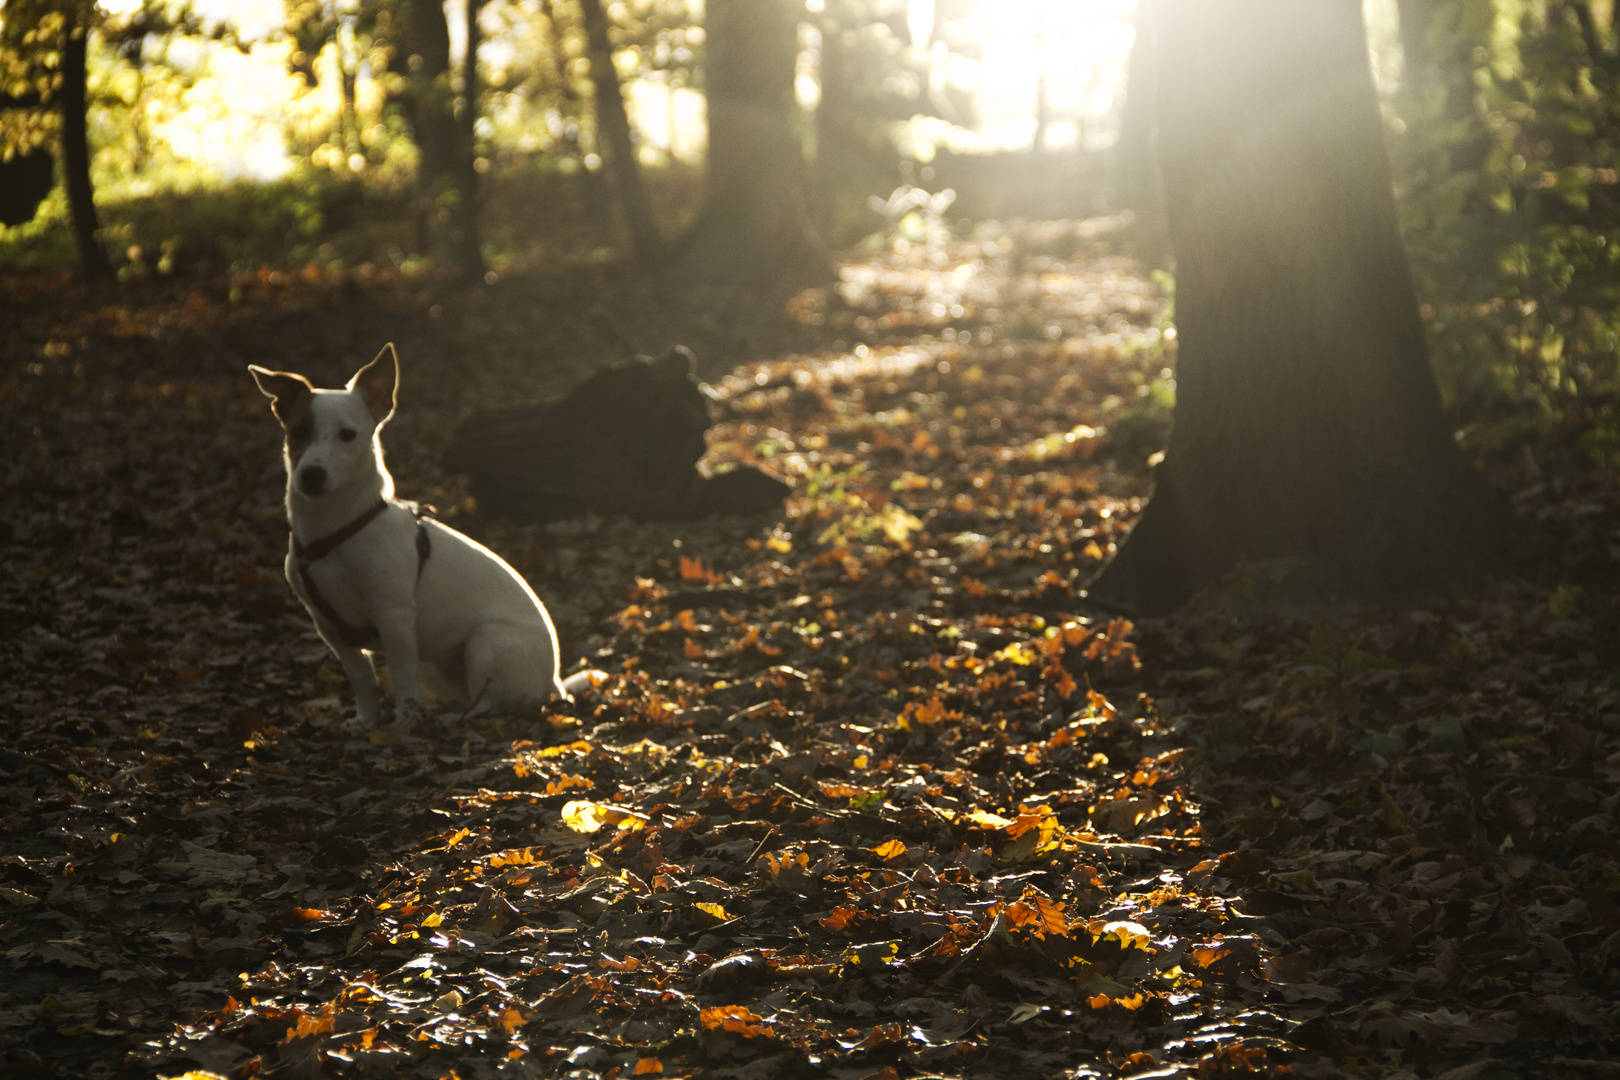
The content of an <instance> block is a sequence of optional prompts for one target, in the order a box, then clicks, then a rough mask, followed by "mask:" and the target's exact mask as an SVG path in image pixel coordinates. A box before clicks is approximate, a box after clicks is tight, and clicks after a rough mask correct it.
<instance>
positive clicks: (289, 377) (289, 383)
mask: <svg viewBox="0 0 1620 1080" xmlns="http://www.w3.org/2000/svg"><path fill="white" fill-rule="evenodd" d="M248 371H250V372H252V374H253V381H254V382H256V383H258V384H259V392H260V393H262V394H264V396H265V397H267V398H269V399H270V411H271V412H273V413H275V414H276V419H277V420H279V421H281V426H282V429H283V430H284V431H285V432H286V433H287V449H288V451H289V452H290V453H291V454H292V457H293V460H294V461H296V460H298V456H299V454H301V453H303V451H304V449H305V448H306V447H308V446H309V441H310V439H311V438H313V437H314V435H315V417H314V409H313V407H312V403H313V402H314V399H315V388H314V387H313V386H311V385H310V384H309V380H308V379H306V378H304V377H303V376H302V375H295V374H293V373H291V372H287V371H271V370H270V369H269V368H262V367H260V366H258V365H257V364H249V365H248Z"/></svg>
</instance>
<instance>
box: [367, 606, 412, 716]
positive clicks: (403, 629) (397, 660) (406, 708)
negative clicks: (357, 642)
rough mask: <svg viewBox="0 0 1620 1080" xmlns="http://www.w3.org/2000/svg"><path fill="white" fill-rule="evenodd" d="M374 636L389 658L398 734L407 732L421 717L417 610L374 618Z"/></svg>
mask: <svg viewBox="0 0 1620 1080" xmlns="http://www.w3.org/2000/svg"><path fill="white" fill-rule="evenodd" d="M377 634H378V636H379V637H381V638H382V647H383V654H384V655H385V656H387V658H388V681H389V682H390V683H392V684H393V688H394V714H395V718H396V723H397V724H398V727H399V729H400V730H401V731H407V732H408V731H410V729H411V728H412V726H414V725H415V723H416V721H417V720H419V719H420V718H421V716H422V711H423V705H422V658H421V655H420V654H419V653H418V652H417V648H416V611H415V608H414V607H409V608H401V609H399V610H395V611H390V612H388V613H386V614H379V615H378V618H377Z"/></svg>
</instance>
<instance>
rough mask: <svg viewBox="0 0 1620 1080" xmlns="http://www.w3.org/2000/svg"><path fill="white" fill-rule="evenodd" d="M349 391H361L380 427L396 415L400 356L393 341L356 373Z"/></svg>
mask: <svg viewBox="0 0 1620 1080" xmlns="http://www.w3.org/2000/svg"><path fill="white" fill-rule="evenodd" d="M348 389H350V390H359V391H360V396H361V397H363V398H364V399H365V401H366V408H368V409H370V410H371V415H372V416H374V417H376V419H377V426H378V427H381V426H382V425H383V424H384V423H386V422H387V420H388V418H389V417H390V416H393V415H394V400H395V398H396V397H397V396H398V394H399V355H398V354H397V353H395V352H394V343H393V342H392V341H390V342H389V343H388V344H386V345H384V346H383V347H382V352H380V353H378V354H377V359H375V360H373V361H372V362H371V363H369V364H367V365H366V366H365V367H363V368H361V369H360V370H359V371H357V372H355V373H354V378H352V379H350V380H349V386H348Z"/></svg>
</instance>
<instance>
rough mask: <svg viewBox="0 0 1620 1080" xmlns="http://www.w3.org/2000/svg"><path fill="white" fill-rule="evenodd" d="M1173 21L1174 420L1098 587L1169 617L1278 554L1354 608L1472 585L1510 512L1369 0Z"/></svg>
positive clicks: (1164, 29)
mask: <svg viewBox="0 0 1620 1080" xmlns="http://www.w3.org/2000/svg"><path fill="white" fill-rule="evenodd" d="M1160 11H1161V17H1160V18H1159V19H1158V24H1157V26H1156V28H1155V29H1156V40H1157V45H1158V48H1159V60H1160V64H1159V70H1160V73H1161V74H1160V80H1159V88H1158V95H1157V105H1158V110H1157V111H1158V131H1159V140H1160V141H1159V151H1160V160H1161V162H1162V166H1163V171H1164V185H1165V192H1166V195H1167V200H1168V216H1169V230H1170V239H1171V243H1172V245H1173V247H1174V250H1175V256H1176V322H1177V330H1178V343H1179V350H1180V352H1179V359H1178V369H1177V382H1178V395H1177V396H1178V401H1177V406H1176V413H1175V428H1174V431H1173V433H1172V435H1171V440H1170V446H1169V449H1168V450H1167V452H1166V457H1165V460H1164V462H1163V464H1162V465H1161V466H1160V468H1159V470H1158V475H1157V484H1156V490H1155V494H1154V497H1153V499H1152V500H1151V501H1150V503H1149V504H1148V507H1147V509H1146V510H1145V511H1144V513H1143V515H1142V517H1141V519H1140V521H1139V523H1138V524H1137V526H1136V529H1135V531H1134V532H1133V533H1132V535H1131V536H1130V538H1129V539H1128V540H1127V542H1126V543H1125V545H1124V546H1123V548H1122V549H1121V550H1120V552H1119V554H1118V556H1117V557H1116V558H1115V560H1114V561H1113V563H1112V564H1111V565H1109V566H1108V567H1107V568H1106V570H1105V571H1104V572H1103V574H1102V575H1101V577H1100V578H1099V579H1098V580H1097V582H1096V583H1095V587H1094V588H1093V590H1092V593H1093V595H1094V596H1096V597H1097V598H1098V599H1100V600H1103V601H1105V602H1113V603H1116V604H1119V605H1122V606H1126V607H1131V608H1135V609H1138V610H1147V611H1155V610H1167V609H1170V608H1173V607H1176V606H1179V605H1180V604H1182V603H1184V602H1185V601H1187V600H1188V599H1190V598H1191V597H1192V596H1193V595H1194V593H1196V592H1197V591H1198V590H1199V589H1200V588H1202V587H1204V586H1206V585H1209V584H1211V583H1213V582H1215V581H1216V580H1217V579H1219V578H1221V577H1222V576H1224V575H1226V574H1228V573H1230V572H1231V571H1233V570H1235V569H1237V568H1238V567H1239V566H1240V565H1243V564H1245V563H1251V564H1252V563H1256V562H1273V561H1275V562H1276V563H1278V564H1281V565H1283V566H1287V567H1290V568H1292V570H1293V571H1294V576H1295V579H1296V581H1297V582H1298V583H1299V584H1300V585H1302V586H1304V587H1306V588H1310V589H1313V590H1316V591H1325V592H1329V593H1333V594H1339V595H1344V594H1349V595H1352V596H1358V597H1386V598H1387V597H1396V596H1402V595H1408V594H1416V593H1421V592H1425V591H1432V590H1446V589H1451V588H1460V587H1465V586H1466V585H1468V584H1470V583H1472V582H1474V581H1475V580H1477V579H1478V578H1479V577H1480V575H1482V574H1483V573H1484V572H1485V571H1486V570H1487V569H1488V568H1489V567H1490V565H1491V562H1492V559H1491V555H1490V551H1489V547H1488V543H1487V541H1488V538H1489V537H1490V536H1491V534H1492V532H1493V530H1495V529H1496V528H1498V527H1499V526H1500V525H1501V524H1502V523H1503V522H1504V520H1505V518H1504V514H1505V511H1504V510H1503V509H1502V507H1501V505H1500V503H1499V501H1498V500H1497V499H1496V497H1495V496H1494V495H1493V494H1492V493H1491V492H1490V491H1489V490H1488V489H1487V488H1486V487H1485V485H1484V483H1483V481H1482V480H1481V479H1480V478H1479V477H1478V476H1477V475H1476V474H1474V473H1473V471H1472V470H1471V469H1470V468H1469V467H1468V465H1467V463H1466V461H1465V460H1464V459H1463V458H1462V455H1461V453H1460V452H1459V451H1458V450H1457V448H1456V446H1455V444H1454V442H1453V441H1452V439H1451V437H1450V432H1449V428H1448V425H1447V423H1446V419H1445V416H1444V414H1443V412H1442V410H1441V405H1440V399H1439V394H1438V392H1437V390H1436V389H1435V385H1434V379H1433V376H1432V374H1431V372H1430V370H1429V366H1428V353H1427V344H1426V341H1425V338H1424V332H1423V326H1422V323H1421V320H1420V319H1419V316H1418V313H1417V299H1416V294H1415V291H1414V289H1413V285H1412V279H1411V275H1410V271H1409V269H1408V267H1407V262H1406V256H1405V253H1404V251H1403V249H1402V248H1401V243H1400V237H1399V234H1398V233H1397V230H1396V217H1395V203H1394V197H1393V194H1392V190H1391V182H1390V174H1389V163H1388V159H1387V157H1386V154H1385V151H1384V143H1383V132H1382V127H1381V122H1380V119H1379V114H1378V104H1377V98H1376V95H1375V92H1374V89H1373V85H1372V79H1371V73H1370V69H1369V66H1368V62H1367V47H1366V36H1365V30H1364V28H1363V26H1362V22H1361V8H1360V4H1359V3H1356V2H1355V0H1335V2H1334V3H1311V4H1301V3H1298V0H1232V2H1229V3H1226V4H1221V5H1210V4H1205V3H1202V2H1199V0H1174V2H1171V3H1168V4H1166V5H1164V6H1163V7H1162V8H1161V9H1160Z"/></svg>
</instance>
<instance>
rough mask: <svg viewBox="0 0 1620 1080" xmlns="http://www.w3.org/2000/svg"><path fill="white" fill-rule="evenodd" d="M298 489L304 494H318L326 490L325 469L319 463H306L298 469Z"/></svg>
mask: <svg viewBox="0 0 1620 1080" xmlns="http://www.w3.org/2000/svg"><path fill="white" fill-rule="evenodd" d="M298 489H299V490H300V491H302V492H303V493H304V494H305V495H319V494H320V493H321V492H322V491H325V490H326V470H325V469H323V468H321V467H320V466H319V465H306V466H304V467H303V468H302V469H299V470H298Z"/></svg>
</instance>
